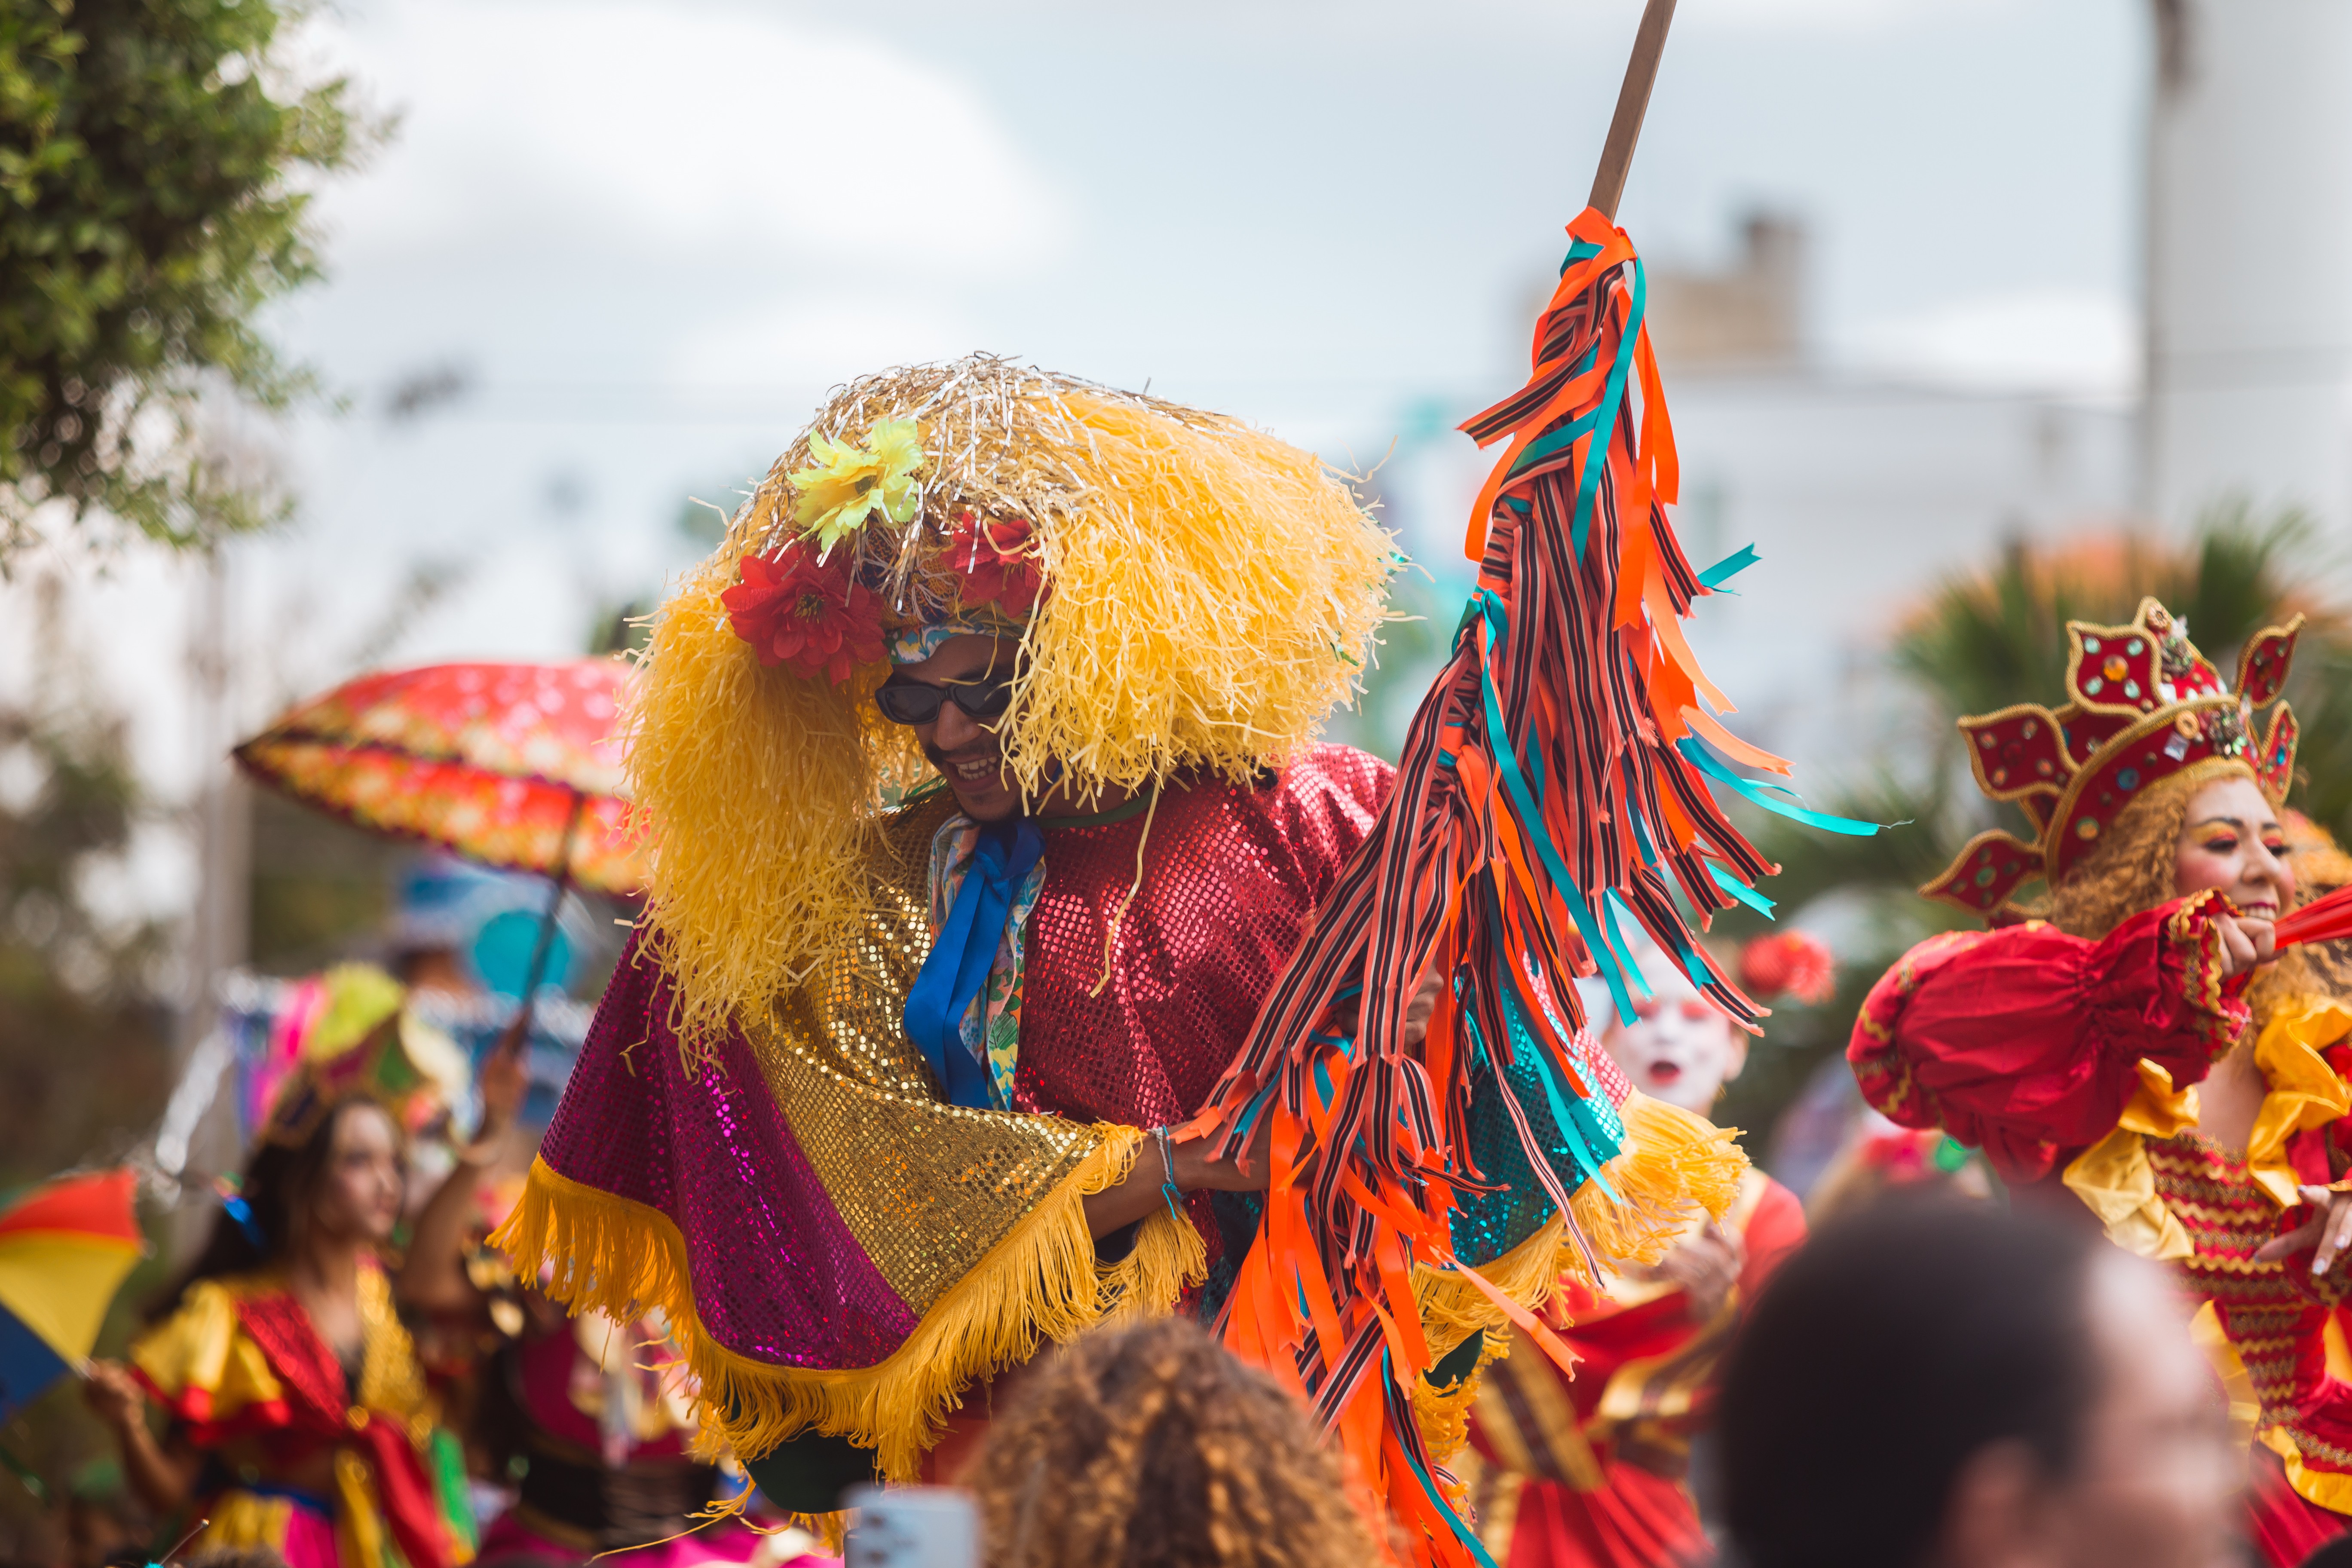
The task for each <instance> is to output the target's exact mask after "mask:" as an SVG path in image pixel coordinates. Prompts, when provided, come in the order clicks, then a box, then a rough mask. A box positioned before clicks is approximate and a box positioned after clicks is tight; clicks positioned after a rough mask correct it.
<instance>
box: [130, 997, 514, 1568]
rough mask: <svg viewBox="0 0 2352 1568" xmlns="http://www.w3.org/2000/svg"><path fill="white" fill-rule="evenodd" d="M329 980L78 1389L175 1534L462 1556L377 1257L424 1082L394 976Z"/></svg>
mask: <svg viewBox="0 0 2352 1568" xmlns="http://www.w3.org/2000/svg"><path fill="white" fill-rule="evenodd" d="M345 978H346V985H347V989H346V990H345V991H344V992H343V993H341V994H336V995H333V996H331V997H330V998H329V999H328V1001H327V1005H326V1010H325V1013H324V1016H323V1017H322V1019H321V1021H320V1024H319V1026H318V1028H317V1029H316V1030H315V1031H314V1032H313V1033H312V1034H311V1036H310V1038H309V1042H308V1044H309V1047H310V1048H308V1049H306V1050H305V1052H304V1054H303V1055H302V1056H301V1058H300V1059H299V1065H298V1067H297V1068H296V1070H295V1071H294V1072H293V1073H292V1074H291V1075H290V1076H289V1077H288V1078H287V1079H286V1080H285V1081H284V1082H283V1083H282V1084H281V1085H280V1086H279V1088H278V1095H277V1099H276V1101H275V1103H274V1105H273V1107H272V1109H271V1111H270V1114H269V1117H268V1121H267V1122H266V1124H265V1125H264V1126H263V1128H262V1130H261V1134H260V1140H259V1143H258V1146H257V1148H256V1150H255V1151H254V1152H253V1154H252V1156H251V1159H250V1161H249V1162H248V1163H247V1167H246V1170H245V1173H244V1176H243V1179H242V1181H241V1182H240V1183H239V1184H237V1186H236V1189H235V1190H234V1192H232V1193H231V1194H228V1196H227V1198H226V1204H225V1206H224V1209H223V1212H222V1214H221V1215H220V1216H219V1218H218V1219H217V1220H216V1221H215V1225H214V1226H213V1230H212V1234H211V1237H210V1239H209V1240H208V1241H207V1242H206V1244H205V1248H204V1250H203V1251H202V1252H201V1253H200V1254H199V1255H198V1257H197V1258H196V1260H195V1262H194V1264H193V1265H192V1266H191V1267H190V1268H189V1269H188V1270H187V1272H186V1273H185V1274H184V1275H183V1276H182V1277H181V1279H179V1281H178V1282H177V1283H176V1284H175V1285H174V1287H173V1289H172V1291H171V1294H170V1296H169V1298H168V1300H166V1302H165V1303H164V1305H163V1310H162V1312H161V1314H160V1316H159V1318H158V1320H157V1321H154V1322H153V1323H152V1326H151V1327H150V1328H149V1329H148V1330H147V1331H145V1332H144V1333H143V1334H142V1335H141V1336H140V1337H139V1339H138V1340H137V1341H135V1342H133V1344H132V1346H131V1354H130V1364H129V1365H128V1366H124V1365H121V1364H120V1363H110V1362H99V1363H93V1365H92V1368H91V1372H90V1377H89V1385H88V1389H87V1393H88V1395H89V1403H90V1405H91V1406H92V1408H93V1409H95V1410H96V1411H97V1412H98V1414H99V1415H100V1417H101V1418H102V1419H103V1420H105V1421H106V1423H107V1424H108V1425H109V1426H110V1427H111V1428H112V1429H113V1431H114V1434H115V1436H116V1438H117V1440H118V1442H119V1445H120V1447H121V1455H122V1462H123V1468H124V1471H125V1473H126V1475H127V1476H128V1479H129V1480H130V1483H131V1489H133V1491H135V1492H136V1493H137V1494H138V1496H139V1497H140V1499H141V1500H142V1501H144V1502H145V1503H146V1504H147V1505H148V1506H150V1507H152V1508H153V1509H155V1510H157V1511H158V1512H159V1513H162V1514H165V1515H168V1516H184V1517H195V1516H201V1517H203V1518H204V1519H205V1520H207V1521H209V1522H208V1523H207V1524H206V1525H205V1528H204V1531H203V1532H202V1533H201V1534H200V1535H199V1536H198V1537H197V1538H196V1540H195V1541H194V1543H193V1545H192V1550H194V1551H197V1552H209V1551H214V1550H244V1549H251V1548H266V1549H268V1551H271V1552H276V1553H278V1554H279V1555H281V1556H282V1557H283V1558H284V1559H285V1561H286V1562H287V1563H289V1565H290V1568H456V1564H458V1563H463V1562H464V1561H465V1560H466V1559H467V1556H468V1555H470V1533H471V1524H470V1520H469V1519H468V1517H467V1513H466V1505H465V1493H464V1489H463V1484H462V1476H461V1474H459V1473H458V1469H457V1465H456V1464H455V1462H454V1458H455V1455H454V1450H452V1449H449V1448H447V1447H438V1446H435V1445H433V1444H431V1443H430V1441H429V1439H430V1437H431V1435H432V1434H433V1432H434V1429H435V1428H434V1412H433V1410H432V1408H431V1405H430V1402H429V1401H428V1399H427V1396H426V1392H425V1383H424V1378H423V1376H422V1374H421V1373H420V1371H419V1369H418V1366H417V1363H416V1357H415V1351H414V1348H413V1346H412V1344H411V1342H410V1340H409V1336H408V1331H407V1330H406V1329H405V1328H404V1327H403V1326H402V1324H401V1321H400V1319H399V1317H398V1315H397V1314H396V1312H395V1311H394V1304H393V1295H392V1288H391V1284H390V1281H389V1279H387V1277H386V1274H385V1271H384V1266H383V1261H382V1258H381V1254H382V1251H383V1248H384V1247H385V1246H386V1245H387V1244H388V1243H389V1242H390V1240H391V1238H392V1235H393V1230H394V1225H395V1224H396V1222H397V1221H398V1219H399V1217H400V1213H401V1204H402V1198H403V1193H404V1185H405V1181H406V1159H407V1148H406V1144H407V1140H406V1136H405V1133H404V1126H405V1124H406V1123H407V1122H408V1121H411V1120H415V1119H417V1118H418V1117H419V1116H420V1114H421V1113H420V1112H419V1110H418V1109H417V1106H416V1103H415V1101H416V1097H417V1096H418V1095H419V1094H420V1093H426V1092H431V1086H432V1082H433V1080H432V1079H430V1078H428V1077H427V1076H426V1075H425V1073H424V1072H423V1071H422V1070H421V1069H420V1068H418V1066H417V1064H416V1063H415V1061H414V1060H413V1059H411V1058H409V1056H408V1055H407V1053H406V1051H405V1049H404V1045H403V1037H402V1029H401V1019H400V1015H399V1011H398V1003H397V988H396V987H395V988H394V992H393V993H392V997H393V1000H392V1005H391V1006H390V1007H389V1008H388V1009H385V1008H383V993H381V992H380V991H379V990H378V989H376V988H374V987H371V986H366V985H362V984H359V983H357V982H356V981H352V980H351V979H350V977H348V976H346V977H345ZM350 1030H356V1031H358V1038H357V1039H356V1040H355V1041H353V1040H347V1038H346V1032H347V1031H350ZM151 1399H152V1400H153V1401H155V1402H156V1403H158V1404H160V1405H162V1407H163V1414H164V1415H165V1417H166V1421H167V1425H166V1426H165V1429H164V1430H163V1433H162V1434H161V1435H160V1436H159V1435H158V1434H157V1433H156V1432H154V1431H153V1430H152V1429H151V1427H150V1426H149V1424H148V1420H147V1405H148V1403H149V1401H150V1400H151Z"/></svg>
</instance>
